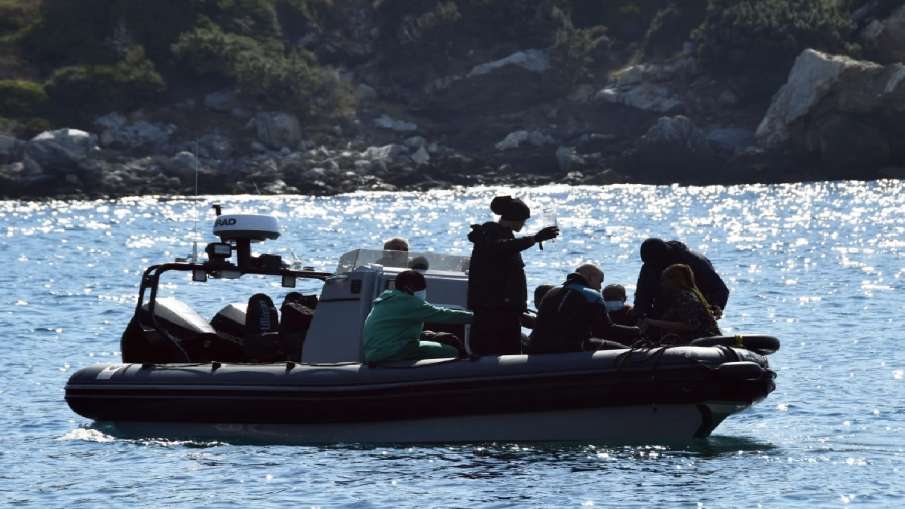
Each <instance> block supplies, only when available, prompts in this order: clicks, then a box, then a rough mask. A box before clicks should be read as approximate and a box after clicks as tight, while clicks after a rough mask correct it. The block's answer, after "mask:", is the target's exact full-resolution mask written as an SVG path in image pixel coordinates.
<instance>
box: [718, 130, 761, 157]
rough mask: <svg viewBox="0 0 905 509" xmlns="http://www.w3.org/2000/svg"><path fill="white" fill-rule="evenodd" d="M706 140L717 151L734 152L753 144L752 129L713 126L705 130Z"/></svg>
mask: <svg viewBox="0 0 905 509" xmlns="http://www.w3.org/2000/svg"><path fill="white" fill-rule="evenodd" d="M706 136H707V141H708V142H710V145H711V146H713V147H714V148H716V149H717V150H719V151H722V152H727V153H734V152H737V151H739V150H742V149H744V148H746V147H750V146H751V145H753V144H754V131H753V130H751V129H745V128H742V127H715V128H713V129H709V130H708V131H707V134H706Z"/></svg>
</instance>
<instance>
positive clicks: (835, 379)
mask: <svg viewBox="0 0 905 509" xmlns="http://www.w3.org/2000/svg"><path fill="white" fill-rule="evenodd" d="M503 192H505V193H511V194H514V195H518V196H521V197H523V198H524V199H525V200H526V202H528V203H529V204H530V205H532V209H533V210H534V211H535V212H536V213H535V217H533V218H532V219H531V220H530V221H529V224H528V225H527V226H526V228H525V232H524V233H533V231H534V230H535V229H536V228H537V227H539V226H540V214H539V213H538V211H539V210H540V209H541V208H543V207H547V206H555V208H556V211H557V216H558V220H559V224H560V226H561V227H562V230H563V235H562V237H561V238H560V239H557V241H556V242H555V243H547V244H546V245H545V249H544V251H542V252H541V251H539V250H537V249H532V250H528V251H526V252H525V253H524V258H525V262H526V264H527V267H526V270H527V273H528V280H529V281H528V282H529V286H532V285H535V284H539V283H541V282H551V283H557V282H560V281H561V280H562V279H563V277H564V276H565V274H566V273H567V272H568V271H569V270H571V269H572V268H574V266H575V265H577V264H578V263H580V262H583V261H585V260H593V261H597V262H598V263H600V264H602V265H603V267H604V270H605V272H606V278H607V282H619V283H622V284H625V285H626V286H627V287H628V288H629V291H630V292H631V291H632V290H633V288H634V283H635V279H636V277H637V271H638V266H639V260H638V253H637V248H638V245H639V243H640V242H641V241H642V240H644V238H646V237H648V236H652V235H655V236H661V237H665V238H679V239H681V240H683V241H685V242H687V243H688V244H689V245H690V246H692V247H693V248H695V249H699V250H702V251H704V252H705V254H707V255H708V257H710V258H711V260H712V261H713V262H714V264H715V266H716V267H717V269H718V270H719V271H720V272H721V273H722V274H723V275H724V277H725V279H726V280H727V282H729V285H730V287H731V288H732V296H731V298H730V303H729V306H728V307H727V315H726V317H725V318H724V320H723V321H722V322H721V327H722V328H723V329H724V331H733V332H734V331H756V332H764V333H770V334H775V335H777V336H779V337H780V338H781V339H782V340H783V347H782V349H781V350H780V351H779V352H777V353H776V354H775V355H773V356H772V357H771V359H770V360H771V363H772V365H773V367H774V368H775V369H776V370H777V371H778V372H779V378H778V379H777V391H776V392H774V393H773V394H771V395H770V396H769V397H768V398H767V400H766V401H763V402H761V403H759V404H758V405H756V406H755V407H753V408H752V409H751V410H750V411H749V412H746V413H743V414H740V415H737V416H734V417H732V418H730V419H729V420H727V421H726V422H724V423H723V424H722V425H721V426H720V427H719V428H718V429H717V431H716V435H715V436H713V437H711V438H710V439H708V440H706V441H702V442H699V443H694V444H687V445H675V446H673V445H670V446H658V447H645V446H620V445H605V444H463V445H457V446H442V445H436V446H417V447H410V446H407V447H405V448H397V447H385V446H381V447H370V446H360V445H355V444H347V445H332V446H321V447H287V446H283V445H248V444H227V443H220V442H209V441H204V440H197V441H196V440H185V441H179V440H170V439H169V438H170V437H153V436H145V437H138V438H135V437H129V436H121V435H118V434H113V433H112V431H111V430H107V429H105V428H103V427H98V428H94V427H91V424H90V423H87V422H85V421H84V420H82V419H81V418H78V417H77V416H75V415H74V414H73V413H72V412H71V411H70V410H69V409H68V408H67V406H66V404H65V402H64V401H63V400H62V387H63V385H64V384H65V382H66V379H67V378H68V376H69V375H70V374H71V373H72V372H73V371H74V370H75V369H78V368H80V367H82V366H87V365H90V364H94V363H115V362H117V361H118V360H119V355H120V354H119V334H120V333H121V332H122V327H124V325H125V323H126V322H127V321H128V318H129V316H130V314H131V312H132V307H133V305H134V299H135V294H136V289H137V283H138V278H139V276H140V271H141V270H142V268H143V267H144V266H146V265H149V264H151V263H157V262H160V261H169V260H170V259H171V258H173V257H175V256H181V255H183V254H184V253H185V252H187V251H189V250H190V244H191V240H190V238H191V235H192V231H193V222H194V220H195V218H196V217H197V222H198V230H199V232H200V233H201V236H202V237H203V238H204V239H205V241H207V240H210V239H212V236H211V234H210V226H211V224H210V223H211V221H212V218H213V212H212V211H211V210H210V207H209V206H210V204H211V203H214V202H219V203H222V204H224V212H225V213H237V212H256V213H272V214H273V215H275V216H277V217H278V219H279V221H280V223H281V227H282V230H283V235H282V237H281V238H280V239H278V240H277V241H272V242H269V243H267V244H265V245H263V246H256V247H255V249H256V250H259V249H267V250H268V251H271V252H276V253H279V254H284V256H287V257H288V256H289V254H288V253H289V250H290V249H291V250H292V251H294V252H295V253H297V254H298V256H299V257H300V258H301V259H302V261H303V262H304V263H305V264H310V265H314V266H316V267H317V268H325V269H328V270H330V269H332V268H333V267H335V264H336V260H337V258H338V256H339V255H340V254H341V253H342V252H344V251H347V250H349V249H353V248H355V247H369V246H373V247H376V246H379V245H380V243H381V242H382V241H383V240H384V239H386V238H388V237H391V236H395V235H402V236H405V237H408V238H409V241H410V242H411V243H412V245H413V248H414V249H419V250H434V251H441V252H444V251H449V252H454V253H459V254H467V253H468V252H469V250H470V244H469V243H468V241H467V240H465V235H466V234H467V232H468V230H469V226H470V225H471V224H474V223H476V222H483V221H487V220H490V219H492V215H491V214H490V211H489V210H488V209H487V205H488V203H489V201H490V198H492V196H494V195H495V194H498V193H503ZM903 195H905V185H903V184H902V183H899V182H891V181H889V182H877V183H858V182H839V183H815V184H790V185H782V186H763V185H756V186H737V187H721V186H710V187H703V188H683V187H673V186H670V187H651V186H634V185H622V186H611V187H607V188H595V187H578V188H573V187H569V186H548V187H543V188H534V189H518V188H507V189H498V188H476V189H470V190H467V191H462V190H453V191H434V192H428V193H355V194H351V195H344V196H338V197H330V198H321V197H304V196H285V197H282V196H281V197H260V196H250V195H248V196H237V197H220V196H206V197H202V199H200V200H198V201H195V200H193V199H185V198H177V199H160V198H157V197H136V198H128V199H123V200H99V201H87V202H61V201H51V202H40V203H38V202H33V203H25V202H22V203H20V202H9V201H7V202H0V232H3V234H4V237H3V238H2V249H0V263H2V264H3V265H4V268H5V269H6V270H5V271H0V288H3V289H4V290H5V291H2V292H0V325H2V326H3V327H4V331H6V332H7V334H8V337H9V338H14V341H7V342H5V344H6V345H7V349H6V350H4V355H3V356H0V359H2V360H0V363H3V364H2V365H3V368H4V373H5V376H4V377H2V378H0V394H2V395H3V399H4V403H5V407H6V409H7V411H5V412H3V413H0V426H2V427H3V429H4V430H5V432H4V433H3V434H0V462H2V463H3V464H4V465H7V464H9V465H15V466H16V467H17V468H16V480H15V484H14V485H13V487H12V488H10V487H9V485H10V483H11V481H9V480H7V479H6V478H4V477H3V475H2V474H0V497H2V496H3V495H4V494H7V493H16V494H17V495H18V496H19V497H20V499H22V500H24V501H25V504H26V505H27V504H31V505H36V506H49V507H61V506H79V505H83V506H99V505H109V504H112V503H131V502H134V500H139V499H140V498H136V496H139V497H140V496H144V497H152V498H153V499H155V500H159V501H161V502H160V504H161V505H165V506H167V507H170V506H186V507H188V506H192V503H191V501H190V499H189V498H173V497H174V495H173V493H183V494H193V493H198V492H199V491H198V490H212V491H216V492H222V493H228V494H229V500H230V502H235V503H236V504H237V505H246V506H255V507H257V506H269V507H285V506H286V505H287V504H293V505H298V506H303V507H309V506H323V507H335V506H344V507H365V506H369V505H370V506H394V507H396V506H402V507H426V506H434V505H456V506H469V507H475V506H495V507H503V506H506V507H522V506H532V505H533V506H544V507H563V506H570V507H576V506H581V505H582V504H584V503H587V502H590V503H593V504H594V506H609V505H616V506H620V507H622V506H625V507H630V506H637V507H644V506H661V507H675V506H678V507H694V506H696V505H698V504H701V505H702V506H703V507H732V506H735V505H737V503H738V501H739V500H744V501H746V502H750V503H748V504H747V506H750V507H754V506H758V505H761V506H764V507H792V508H810V507H815V506H816V507H825V506H834V505H840V504H846V505H850V506H855V507H858V506H866V507H867V506H870V507H897V506H900V505H902V498H901V496H902V494H901V487H900V486H899V484H900V483H898V482H897V480H898V479H901V476H902V473H903V466H905V452H903V449H905V447H903V445H905V444H903V442H902V438H901V437H902V436H903V433H905V410H903V407H902V404H901V401H902V398H901V390H902V381H903V380H905V370H903V369H902V366H905V353H903V352H905V350H903V349H902V348H901V338H902V335H901V332H900V330H899V329H900V323H901V315H902V313H903V312H905V306H903V303H902V299H901V296H900V295H899V293H900V292H899V290H901V288H902V287H901V283H900V281H902V278H903V277H905V264H903V262H902V260H903V259H905V200H903V199H902V197H903ZM92 228H94V229H92ZM20 258H23V259H24V260H27V261H23V262H18V261H17V260H18V259H20ZM787 281H794V283H795V284H786V282H787ZM236 283H237V284H238V285H239V291H238V293H237V294H236V295H242V296H245V295H246V294H247V293H250V292H252V291H256V290H259V289H260V287H259V286H257V285H258V283H257V282H256V280H254V279H247V280H246V279H245V278H243V280H240V281H237V282H236ZM164 286H165V289H166V290H167V291H171V290H175V289H177V288H184V287H185V281H182V280H178V281H176V280H174V281H168V282H167V283H166V284H165V285H164ZM189 287H190V292H189V294H190V297H191V299H190V301H191V302H192V303H193V305H195V306H196V307H197V309H198V311H199V312H200V313H202V314H203V315H204V316H209V315H210V314H212V313H213V312H215V311H216V310H217V309H219V307H218V306H220V305H221V302H222V299H227V298H230V299H233V298H234V297H235V296H234V295H226V296H220V295H211V292H210V291H209V290H208V291H206V292H205V291H203V290H205V289H214V288H215V287H214V286H203V285H194V286H192V285H189ZM216 288H219V287H216ZM86 291H90V292H89V293H88V294H86ZM269 291H270V290H268V292H269ZM273 291H274V292H275V295H279V292H280V291H281V290H280V289H279V288H276V289H273ZM630 298H631V295H630ZM20 302H25V303H27V305H22V304H19V303H20ZM17 304H19V305H17ZM846 422H847V423H848V425H846V424H845V423H846ZM86 426H88V427H86ZM199 449H202V450H203V451H210V452H211V453H212V454H216V458H212V457H207V456H204V455H202V456H198V455H197V452H198V451H199ZM189 465H191V470H189V468H188V466H189ZM765 467H766V468H765ZM187 472H190V473H188V474H187ZM268 475H269V476H272V477H271V478H270V479H266V478H265V476H268ZM61 477H65V478H66V479H67V483H68V484H66V485H62V486H61V485H60V484H59V483H56V482H54V481H55V480H56V479H59V478H61ZM717 478H719V479H734V480H743V482H741V481H740V482H733V483H732V490H725V484H724V483H722V484H721V483H716V484H714V482H713V481H714V479H717ZM239 480H242V481H246V482H239ZM251 480H257V481H256V482H251ZM265 481H266V482H265ZM393 481H396V484H393ZM21 486H28V487H29V489H28V490H27V491H24V490H22V488H21ZM766 486H768V487H769V489H765V488H764V487H766ZM727 491H731V494H729V493H728V492H727ZM843 497H845V498H847V501H846V500H845V499H844V498H843ZM148 499H150V498H145V500H148ZM198 500H201V499H198ZM205 500H207V499H205ZM452 501H454V502H452ZM221 502H222V500H221ZM199 504H200V505H205V504H203V503H199ZM199 504H195V505H199ZM206 505H216V502H211V503H210V504H206Z"/></svg>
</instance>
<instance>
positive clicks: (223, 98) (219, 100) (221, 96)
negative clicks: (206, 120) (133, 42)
mask: <svg viewBox="0 0 905 509" xmlns="http://www.w3.org/2000/svg"><path fill="white" fill-rule="evenodd" d="M204 107H205V108H207V109H209V110H211V111H216V112H219V113H229V112H231V111H232V110H234V109H235V108H238V107H239V99H238V95H237V94H236V91H235V90H232V89H224V90H218V91H216V92H211V93H210V94H207V95H206V96H204Z"/></svg>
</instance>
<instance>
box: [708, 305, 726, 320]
mask: <svg viewBox="0 0 905 509" xmlns="http://www.w3.org/2000/svg"><path fill="white" fill-rule="evenodd" d="M710 312H711V313H713V318H714V319H715V320H719V319H720V318H722V317H723V309H722V308H721V307H719V306H714V305H711V306H710Z"/></svg>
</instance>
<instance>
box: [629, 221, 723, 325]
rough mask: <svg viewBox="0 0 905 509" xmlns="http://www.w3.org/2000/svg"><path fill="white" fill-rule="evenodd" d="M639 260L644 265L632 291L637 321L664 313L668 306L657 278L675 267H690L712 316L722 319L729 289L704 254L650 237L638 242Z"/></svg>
mask: <svg viewBox="0 0 905 509" xmlns="http://www.w3.org/2000/svg"><path fill="white" fill-rule="evenodd" d="M641 261H642V262H643V263H644V264H643V265H642V266H641V272H640V273H639V274H638V286H637V288H636V289H635V310H634V312H635V316H636V317H637V318H639V319H640V318H659V317H661V316H662V315H663V313H664V312H665V311H666V306H667V305H668V303H667V302H666V300H665V298H664V297H663V295H662V289H661V284H660V275H661V274H662V272H663V270H665V269H666V268H667V267H669V266H670V265H674V264H683V265H688V266H689V267H691V270H692V272H694V278H695V281H697V286H698V288H700V290H701V293H702V294H703V295H704V297H705V298H706V299H707V301H708V302H709V303H710V306H711V307H712V311H713V314H714V316H715V317H716V318H717V319H719V318H720V317H721V316H722V313H723V310H724V309H726V302H728V301H729V288H727V287H726V283H724V282H723V280H722V279H721V278H720V276H719V274H717V273H716V270H714V268H713V264H712V263H710V260H708V259H707V258H706V257H705V256H704V255H702V254H700V253H697V252H695V251H692V250H690V249H688V246H686V245H685V244H683V243H681V242H679V241H677V240H671V241H669V242H665V241H663V240H662V239H656V238H651V239H647V240H645V241H644V242H642V243H641Z"/></svg>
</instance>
